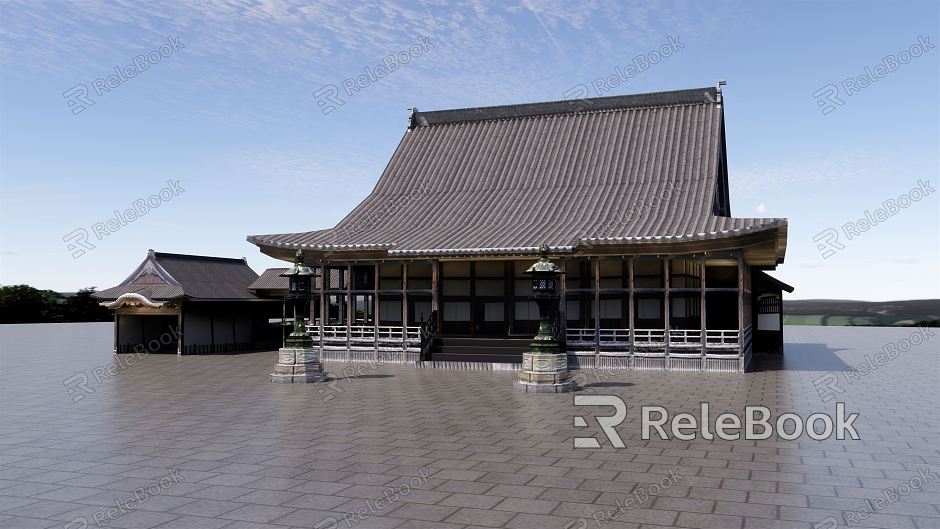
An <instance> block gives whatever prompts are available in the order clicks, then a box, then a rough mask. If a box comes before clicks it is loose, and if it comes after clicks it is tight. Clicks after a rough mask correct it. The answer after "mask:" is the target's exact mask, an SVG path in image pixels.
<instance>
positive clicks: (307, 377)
mask: <svg viewBox="0 0 940 529" xmlns="http://www.w3.org/2000/svg"><path fill="white" fill-rule="evenodd" d="M328 379H329V375H328V374H326V373H324V372H323V366H322V365H321V364H320V353H319V350H318V349H317V348H314V347H281V348H280V349H278V352H277V365H276V366H274V373H271V382H280V383H285V384H291V383H294V384H296V383H305V382H323V381H324V380H328Z"/></svg>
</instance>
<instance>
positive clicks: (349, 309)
mask: <svg viewBox="0 0 940 529" xmlns="http://www.w3.org/2000/svg"><path fill="white" fill-rule="evenodd" d="M344 279H345V280H346V303H345V304H344V305H343V307H344V310H345V312H346V314H344V316H345V317H346V318H345V320H346V361H349V353H350V352H351V351H352V346H351V344H350V340H351V339H352V336H351V334H350V327H352V324H353V315H354V314H355V312H356V311H355V308H354V307H353V300H352V284H353V281H352V280H353V277H352V263H346V277H345V278H344Z"/></svg>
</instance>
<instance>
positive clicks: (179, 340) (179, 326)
mask: <svg viewBox="0 0 940 529" xmlns="http://www.w3.org/2000/svg"><path fill="white" fill-rule="evenodd" d="M233 321H234V320H233ZM233 326H234V324H233ZM182 354H183V307H182V306H181V307H180V311H179V312H178V313H176V355H177V356H182Z"/></svg>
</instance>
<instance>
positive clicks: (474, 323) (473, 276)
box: [467, 261, 477, 336]
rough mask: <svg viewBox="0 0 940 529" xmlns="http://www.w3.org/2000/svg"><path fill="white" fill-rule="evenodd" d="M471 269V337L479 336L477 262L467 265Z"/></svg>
mask: <svg viewBox="0 0 940 529" xmlns="http://www.w3.org/2000/svg"><path fill="white" fill-rule="evenodd" d="M467 265H468V266H469V267H470V274H469V275H470V284H469V285H467V287H468V288H469V290H468V292H469V293H470V329H469V331H470V336H476V334H477V311H476V309H477V276H476V273H477V265H476V262H475V261H470V262H468V263H467Z"/></svg>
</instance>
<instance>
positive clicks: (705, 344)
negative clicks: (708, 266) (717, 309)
mask: <svg viewBox="0 0 940 529" xmlns="http://www.w3.org/2000/svg"><path fill="white" fill-rule="evenodd" d="M698 262H699V273H700V275H701V280H700V281H699V286H701V299H700V300H699V303H700V305H699V306H700V309H699V312H700V313H701V314H699V316H700V317H701V323H700V324H699V328H700V329H701V331H702V371H704V370H705V354H706V352H707V349H708V338H707V337H706V335H705V331H706V329H705V322H706V321H708V320H706V319H705V256H704V255H703V256H701V257H699V258H698Z"/></svg>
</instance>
